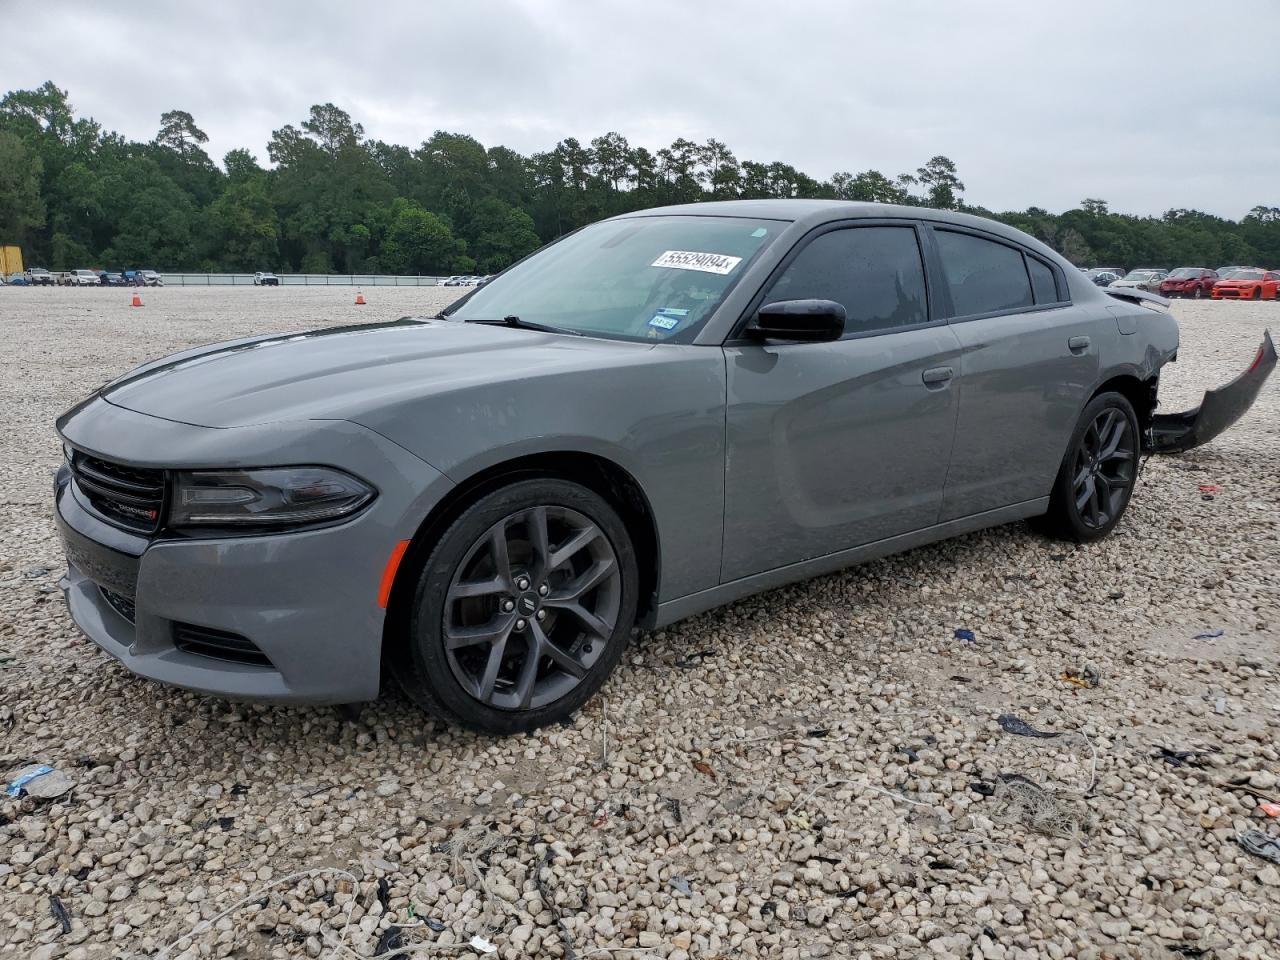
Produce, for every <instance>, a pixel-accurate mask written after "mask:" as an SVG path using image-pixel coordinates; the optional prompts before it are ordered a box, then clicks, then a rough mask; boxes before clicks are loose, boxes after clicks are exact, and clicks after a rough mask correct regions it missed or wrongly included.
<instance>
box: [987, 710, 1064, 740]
mask: <svg viewBox="0 0 1280 960" xmlns="http://www.w3.org/2000/svg"><path fill="white" fill-rule="evenodd" d="M996 719H997V721H999V723H1000V726H1001V727H1002V728H1003V729H1004V731H1005V732H1006V733H1012V734H1016V735H1017V736H1019V737H1040V738H1042V739H1046V740H1047V739H1049V738H1050V737H1060V736H1062V731H1060V730H1058V731H1053V730H1037V729H1036V728H1035V727H1033V726H1031V724H1029V723H1027V721H1025V720H1023V719H1022V718H1021V717H1015V716H1014V715H1013V714H1012V713H1002V714H1000V716H999V717H997V718H996Z"/></svg>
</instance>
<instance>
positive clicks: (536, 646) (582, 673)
mask: <svg viewBox="0 0 1280 960" xmlns="http://www.w3.org/2000/svg"><path fill="white" fill-rule="evenodd" d="M539 529H541V531H543V532H542V533H541V534H539V533H538V530H539ZM593 534H594V535H593ZM499 538H501V543H502V546H501V547H500V548H499V547H498V546H496V545H497V544H498V542H499ZM539 542H542V543H544V544H545V546H544V547H539V546H537V544H538V543H539ZM499 550H500V551H501V554H500V553H499ZM566 551H568V552H566ZM500 556H503V557H505V560H506V562H505V564H503V563H502V562H501V561H500V559H499V557H500ZM417 577H418V579H417V586H416V588H415V591H414V597H413V601H412V607H411V609H410V612H409V616H408V617H407V618H406V619H407V621H408V630H407V636H405V637H403V638H401V639H402V641H403V642H401V643H398V644H396V648H395V650H394V651H393V653H392V656H391V658H390V660H391V672H392V674H393V676H395V678H396V679H397V681H398V682H399V683H400V686H401V687H402V688H403V689H404V691H405V693H407V694H408V695H409V697H410V698H411V699H412V700H413V701H414V702H415V703H417V704H418V705H419V706H420V707H422V708H423V709H424V710H426V711H428V712H429V713H432V714H434V715H436V716H438V717H440V718H441V719H443V720H446V721H450V722H455V723H459V724H462V725H463V726H466V727H470V728H471V729H473V730H479V731H482V732H485V733H494V734H511V733H520V732H524V731H528V730H533V729H536V728H538V727H541V726H545V725H546V724H549V723H555V722H557V721H560V720H564V719H566V718H568V717H570V716H572V715H573V714H574V713H575V712H576V711H577V710H578V708H579V707H581V706H582V705H583V704H584V703H586V702H587V700H589V699H590V698H591V697H592V696H593V695H594V694H595V693H596V692H597V691H598V690H599V689H600V687H601V686H602V685H603V684H604V681H605V680H606V679H607V678H608V676H609V674H610V673H612V672H613V669H614V667H615V666H616V665H617V663H618V660H619V659H620V658H621V657H622V653H623V650H624V648H625V647H626V644H627V640H628V639H629V637H630V635H631V631H632V626H633V624H634V622H635V615H636V605H637V600H638V593H639V583H640V578H639V573H638V569H637V565H636V556H635V550H634V548H633V546H632V544H631V538H630V536H629V535H628V534H627V528H626V526H625V525H624V524H623V522H622V520H621V518H619V516H618V514H617V512H616V511H615V510H614V509H613V508H612V507H611V506H610V505H609V504H608V503H607V502H606V501H605V500H604V499H603V498H602V497H600V496H599V495H597V494H596V493H594V492H592V491H591V490H588V489H587V488H586V487H583V486H580V485H578V484H576V483H571V482H569V481H566V480H559V479H550V478H547V479H531V480H520V481H517V482H515V483H512V484H510V485H508V486H505V487H501V488H499V489H498V490H495V491H493V492H491V493H489V494H487V495H485V496H483V497H481V498H480V499H479V500H477V501H476V502H475V503H474V504H472V505H471V506H470V507H468V508H467V509H466V510H465V511H463V512H462V514H461V515H460V516H459V517H458V518H457V519H456V520H454V521H453V523H452V524H451V525H450V526H449V528H448V529H447V530H446V531H445V533H444V535H443V536H441V537H440V539H439V541H438V542H437V543H436V545H435V547H434V548H433V549H432V550H431V552H430V554H429V555H428V556H427V558H426V560H425V562H424V563H423V564H422V566H421V568H420V570H419V571H418V573H417ZM543 588H545V590H544V589H543ZM450 638H451V639H452V641H453V642H452V643H450V642H448V640H449V639H450ZM535 650H536V651H537V656H536V659H535V660H534V661H532V662H531V661H530V656H531V655H533V652H534V651H535Z"/></svg>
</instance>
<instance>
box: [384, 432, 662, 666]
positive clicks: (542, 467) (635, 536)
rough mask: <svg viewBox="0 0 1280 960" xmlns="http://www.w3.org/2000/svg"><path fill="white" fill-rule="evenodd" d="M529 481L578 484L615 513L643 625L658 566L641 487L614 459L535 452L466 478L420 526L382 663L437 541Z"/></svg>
mask: <svg viewBox="0 0 1280 960" xmlns="http://www.w3.org/2000/svg"><path fill="white" fill-rule="evenodd" d="M533 477H558V478H560V479H563V480H570V481H572V482H574V483H580V484H581V485H582V486H584V487H586V488H587V489H589V490H591V491H593V492H594V493H596V494H598V495H600V496H601V497H603V498H604V499H605V500H606V501H608V503H609V505H610V506H611V507H613V508H614V509H615V510H617V511H618V516H620V517H621V518H622V522H623V523H624V524H625V525H626V527H627V533H628V534H630V536H631V543H632V545H633V546H634V547H635V551H636V563H637V566H638V568H639V571H640V598H639V604H638V606H637V609H636V619H637V621H638V622H640V623H643V622H644V621H645V619H646V618H647V617H648V616H650V615H651V614H652V613H653V611H654V608H655V607H656V606H657V597H658V575H659V564H660V557H659V554H658V530H657V526H656V525H655V523H654V519H653V511H652V509H651V508H650V506H649V500H648V498H647V497H646V496H645V495H644V491H643V490H641V488H640V484H639V483H637V482H636V480H635V478H634V477H633V476H631V474H630V473H628V472H627V471H626V470H624V469H623V468H622V467H620V466H618V465H617V464H616V463H614V462H613V461H611V460H608V459H606V458H604V457H600V456H596V455H594V454H589V453H581V452H577V451H565V452H557V453H540V454H534V455H532V456H527V457H520V458H518V459H515V460H509V461H507V462H505V463H501V464H498V465H496V466H493V467H490V468H488V469H487V470H483V471H481V472H480V473H477V474H476V475H475V476H472V477H469V478H468V479H467V480H465V481H463V482H462V483H460V484H458V485H457V486H456V487H454V488H453V489H452V490H451V491H449V493H448V495H447V496H445V497H444V499H442V500H441V501H440V503H439V504H437V505H436V507H435V509H433V510H432V511H431V512H430V513H429V514H428V515H427V517H426V519H425V520H423V521H422V523H421V525H419V527H418V530H417V532H416V533H415V534H414V535H413V539H412V540H411V541H410V544H409V548H408V549H407V550H406V551H405V555H404V559H403V560H402V561H401V563H400V566H399V569H398V570H397V572H396V578H395V582H394V583H393V584H392V587H391V595H390V598H389V599H388V602H387V615H386V619H385V621H384V623H383V628H382V640H383V663H384V664H385V663H386V662H387V656H386V652H387V651H388V650H389V649H390V647H389V646H388V645H389V644H395V643H397V642H400V641H401V640H402V639H403V638H404V636H405V630H406V625H407V623H408V617H409V610H410V607H411V605H412V603H413V595H414V589H415V587H416V585H417V582H418V573H419V571H420V570H421V569H422V565H423V564H424V563H426V560H427V556H428V555H429V554H430V553H431V548H432V547H433V546H434V545H435V542H436V540H437V539H439V537H440V536H441V535H442V534H443V533H444V531H445V530H446V529H448V526H449V524H451V523H452V522H453V521H454V520H455V519H456V518H457V517H458V515H459V514H460V513H462V511H463V510H465V509H466V508H467V507H469V506H471V504H473V503H475V502H476V501H477V500H479V499H480V498H481V497H483V496H484V495H485V494H487V493H490V492H492V491H494V490H497V489H498V488H500V487H504V486H506V485H508V484H510V483H513V482H515V481H517V480H525V479H530V478H533Z"/></svg>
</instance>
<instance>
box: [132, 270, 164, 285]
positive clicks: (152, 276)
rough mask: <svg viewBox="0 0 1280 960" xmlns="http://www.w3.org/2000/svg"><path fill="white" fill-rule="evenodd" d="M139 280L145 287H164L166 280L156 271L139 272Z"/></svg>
mask: <svg viewBox="0 0 1280 960" xmlns="http://www.w3.org/2000/svg"><path fill="white" fill-rule="evenodd" d="M138 278H139V279H140V280H141V282H142V285H143V286H144V287H163V286H164V278H163V277H161V276H160V274H158V273H156V272H155V271H154V270H139V271H138Z"/></svg>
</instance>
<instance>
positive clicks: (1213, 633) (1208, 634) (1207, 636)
mask: <svg viewBox="0 0 1280 960" xmlns="http://www.w3.org/2000/svg"><path fill="white" fill-rule="evenodd" d="M1226 632H1227V631H1225V630H1222V629H1218V630H1205V631H1202V632H1201V633H1197V634H1196V635H1195V636H1194V637H1192V638H1191V639H1193V640H1213V639H1216V638H1217V637H1220V636H1222V635H1223V634H1224V633H1226Z"/></svg>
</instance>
